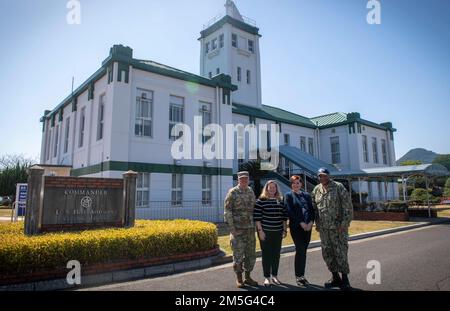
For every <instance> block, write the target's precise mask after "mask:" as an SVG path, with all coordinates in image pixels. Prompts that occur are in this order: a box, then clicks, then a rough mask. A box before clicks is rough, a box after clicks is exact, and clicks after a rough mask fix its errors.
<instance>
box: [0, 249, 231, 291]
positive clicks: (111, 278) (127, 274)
mask: <svg viewBox="0 0 450 311" xmlns="http://www.w3.org/2000/svg"><path fill="white" fill-rule="evenodd" d="M220 256H224V253H223V252H222V251H220V253H219V254H218V255H215V256H211V257H206V258H201V259H195V260H189V261H180V262H174V263H170V264H164V265H159V266H151V267H143V268H136V269H130V270H118V271H111V272H105V273H100V274H91V275H85V276H83V275H81V285H70V284H68V283H67V281H66V279H65V278H63V279H54V280H45V281H35V282H29V283H22V284H11V285H1V286H0V292H2V291H54V290H67V289H81V288H85V287H92V286H98V285H105V284H110V283H115V282H125V281H133V280H138V279H145V278H148V277H156V276H165V275H170V274H174V273H180V272H187V271H192V270H198V269H205V268H209V267H211V266H212V265H213V262H214V260H215V259H216V258H217V257H220Z"/></svg>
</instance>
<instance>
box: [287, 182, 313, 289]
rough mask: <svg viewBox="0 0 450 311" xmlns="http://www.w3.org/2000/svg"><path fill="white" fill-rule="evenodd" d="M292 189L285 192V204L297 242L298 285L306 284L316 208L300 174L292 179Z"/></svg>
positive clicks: (290, 228)
mask: <svg viewBox="0 0 450 311" xmlns="http://www.w3.org/2000/svg"><path fill="white" fill-rule="evenodd" d="M290 182H291V191H290V192H288V193H286V194H285V197H284V204H285V206H286V207H287V210H288V215H289V230H290V232H291V236H292V240H293V241H294V244H295V277H296V281H297V285H299V286H306V285H308V284H309V282H308V281H307V280H306V278H305V266H306V251H307V250H308V245H309V242H310V241H311V229H312V226H313V223H314V209H313V206H312V200H311V196H310V195H309V193H307V192H305V191H303V190H302V187H303V180H302V178H301V177H300V176H292V177H291V179H290Z"/></svg>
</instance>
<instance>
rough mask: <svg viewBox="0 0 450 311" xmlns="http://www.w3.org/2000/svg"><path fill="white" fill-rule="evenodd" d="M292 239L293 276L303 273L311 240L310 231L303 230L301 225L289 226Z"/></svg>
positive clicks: (302, 274)
mask: <svg viewBox="0 0 450 311" xmlns="http://www.w3.org/2000/svg"><path fill="white" fill-rule="evenodd" d="M290 232H291V236H292V240H293V241H294V244H295V276H296V277H300V276H304V275H305V266H306V252H307V250H308V246H309V242H310V241H311V231H305V230H303V229H302V228H301V227H299V228H290Z"/></svg>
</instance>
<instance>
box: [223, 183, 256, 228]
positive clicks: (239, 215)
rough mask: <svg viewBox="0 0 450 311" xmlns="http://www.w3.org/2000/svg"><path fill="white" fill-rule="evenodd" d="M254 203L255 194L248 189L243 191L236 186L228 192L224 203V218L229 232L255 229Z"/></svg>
mask: <svg viewBox="0 0 450 311" xmlns="http://www.w3.org/2000/svg"><path fill="white" fill-rule="evenodd" d="M255 203H256V199H255V194H254V193H253V190H252V189H251V188H250V187H248V188H247V189H244V190H243V189H241V188H239V186H236V187H234V188H231V189H230V191H228V193H227V196H226V198H225V203H224V218H225V222H226V223H227V224H228V225H229V226H230V229H231V230H234V229H251V228H254V227H255V224H254V221H253V210H254V208H255Z"/></svg>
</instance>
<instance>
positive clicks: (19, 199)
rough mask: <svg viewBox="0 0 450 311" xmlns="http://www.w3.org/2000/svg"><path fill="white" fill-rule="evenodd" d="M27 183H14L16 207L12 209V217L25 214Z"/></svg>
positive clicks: (15, 217)
mask: <svg viewBox="0 0 450 311" xmlns="http://www.w3.org/2000/svg"><path fill="white" fill-rule="evenodd" d="M27 193H28V184H17V185H16V208H15V210H14V219H16V220H17V217H18V216H25V208H26V205H27Z"/></svg>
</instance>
